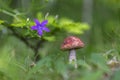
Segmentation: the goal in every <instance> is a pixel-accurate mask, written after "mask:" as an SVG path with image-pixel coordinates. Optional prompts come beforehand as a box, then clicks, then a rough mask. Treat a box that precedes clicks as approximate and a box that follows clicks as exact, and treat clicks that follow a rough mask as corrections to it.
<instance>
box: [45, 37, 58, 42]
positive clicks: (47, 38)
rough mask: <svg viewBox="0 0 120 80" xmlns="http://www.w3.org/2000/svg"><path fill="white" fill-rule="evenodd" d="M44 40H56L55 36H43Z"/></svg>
mask: <svg viewBox="0 0 120 80" xmlns="http://www.w3.org/2000/svg"><path fill="white" fill-rule="evenodd" d="M43 38H44V39H45V40H47V41H50V42H53V41H55V40H56V38H55V36H45V37H43Z"/></svg>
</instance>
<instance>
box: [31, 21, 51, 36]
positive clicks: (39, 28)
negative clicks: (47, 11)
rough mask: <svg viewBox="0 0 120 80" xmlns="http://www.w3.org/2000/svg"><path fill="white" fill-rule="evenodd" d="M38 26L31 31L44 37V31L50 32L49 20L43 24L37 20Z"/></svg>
mask: <svg viewBox="0 0 120 80" xmlns="http://www.w3.org/2000/svg"><path fill="white" fill-rule="evenodd" d="M34 21H35V23H36V25H35V26H32V27H31V30H36V31H37V32H38V35H40V36H42V34H43V31H46V32H50V30H49V29H48V28H47V27H46V24H47V23H48V20H44V21H43V22H41V23H40V22H39V21H38V20H37V19H35V20H34Z"/></svg>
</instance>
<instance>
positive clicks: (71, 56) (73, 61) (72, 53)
mask: <svg viewBox="0 0 120 80" xmlns="http://www.w3.org/2000/svg"><path fill="white" fill-rule="evenodd" d="M69 63H70V64H74V66H75V68H77V59H76V52H75V49H71V50H70V54H69Z"/></svg>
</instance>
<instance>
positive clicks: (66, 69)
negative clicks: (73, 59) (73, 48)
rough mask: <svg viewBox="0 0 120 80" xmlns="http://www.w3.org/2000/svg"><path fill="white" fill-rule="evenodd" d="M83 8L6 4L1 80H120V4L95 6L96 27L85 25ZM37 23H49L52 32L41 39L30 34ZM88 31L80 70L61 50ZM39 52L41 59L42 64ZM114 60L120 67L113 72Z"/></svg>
mask: <svg viewBox="0 0 120 80" xmlns="http://www.w3.org/2000/svg"><path fill="white" fill-rule="evenodd" d="M89 1H91V0H89ZM83 2H84V1H83V0H73V1H70V0H0V80H40V79H42V80H120V76H119V74H120V64H119V61H120V45H119V43H120V31H119V30H120V27H119V26H120V23H119V22H120V15H119V13H120V11H119V8H120V0H93V8H92V10H93V11H92V16H91V17H92V19H91V20H92V23H91V24H90V25H88V24H87V23H83V22H81V20H84V19H83V18H82V13H83V11H84V10H85V9H84V8H83V6H84V4H83ZM87 6H89V5H87ZM49 13H50V14H49ZM56 14H58V15H56ZM88 14H89V13H88ZM87 16H88V15H86V17H87ZM87 18H88V20H89V16H88V17H87ZM34 19H38V20H39V21H40V22H42V21H43V20H48V24H47V27H48V28H49V29H50V32H49V33H46V32H44V34H43V36H42V37H40V36H38V34H37V32H36V31H32V30H31V29H30V28H31V26H33V25H35V23H34ZM87 30H89V31H88V32H87V33H86V34H85V35H83V36H81V39H82V40H83V42H85V48H83V49H81V50H80V54H77V64H78V68H77V69H74V66H73V65H71V64H69V63H68V55H69V54H68V52H69V51H66V52H62V51H61V50H60V45H61V43H62V41H63V39H64V38H65V37H66V36H68V35H75V36H80V35H82V34H84V33H85V31H87ZM39 42H41V43H39ZM39 44H40V45H39ZM38 46H39V47H38ZM37 48H38V49H37ZM77 51H78V52H79V50H77ZM35 52H37V53H38V55H40V56H41V57H40V60H39V61H38V62H36V63H35V62H34V57H35V56H34V55H35ZM78 52H77V53H78ZM114 60H115V61H118V66H117V67H116V66H115V65H114V64H113V67H110V66H109V64H108V62H110V61H114Z"/></svg>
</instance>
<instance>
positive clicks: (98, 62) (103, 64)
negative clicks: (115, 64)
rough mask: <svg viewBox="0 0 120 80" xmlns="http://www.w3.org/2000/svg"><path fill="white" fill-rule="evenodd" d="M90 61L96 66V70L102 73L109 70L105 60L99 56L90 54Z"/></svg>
mask: <svg viewBox="0 0 120 80" xmlns="http://www.w3.org/2000/svg"><path fill="white" fill-rule="evenodd" d="M91 61H92V62H93V63H94V64H96V65H97V66H98V68H100V69H102V70H103V71H109V68H108V66H107V64H106V59H105V57H103V56H102V55H101V54H92V55H91Z"/></svg>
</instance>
